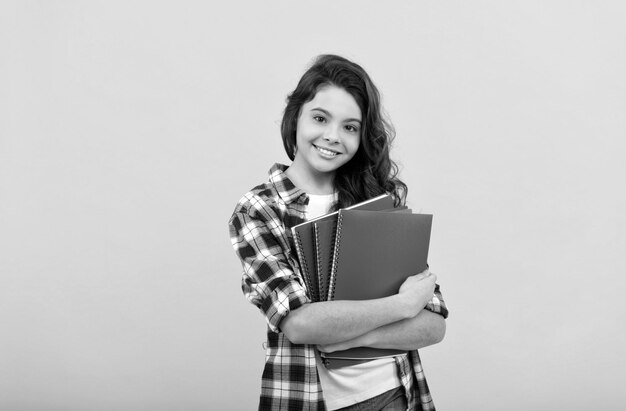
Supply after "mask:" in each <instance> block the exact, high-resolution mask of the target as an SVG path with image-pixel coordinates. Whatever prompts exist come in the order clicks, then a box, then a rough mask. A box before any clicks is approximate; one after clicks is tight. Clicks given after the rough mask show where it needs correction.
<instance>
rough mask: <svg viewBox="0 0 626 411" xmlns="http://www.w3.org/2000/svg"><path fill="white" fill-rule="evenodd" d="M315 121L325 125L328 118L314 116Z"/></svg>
mask: <svg viewBox="0 0 626 411" xmlns="http://www.w3.org/2000/svg"><path fill="white" fill-rule="evenodd" d="M313 120H315V121H317V122H318V123H323V122H324V121H326V118H325V117H324V116H317V115H315V116H313Z"/></svg>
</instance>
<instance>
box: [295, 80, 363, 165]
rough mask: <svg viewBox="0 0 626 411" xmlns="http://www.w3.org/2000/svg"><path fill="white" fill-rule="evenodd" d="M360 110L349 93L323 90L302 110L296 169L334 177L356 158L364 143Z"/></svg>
mask: <svg viewBox="0 0 626 411" xmlns="http://www.w3.org/2000/svg"><path fill="white" fill-rule="evenodd" d="M361 121H362V118H361V109H360V108H359V105H358V104H357V102H356V101H355V100H354V97H352V96H351V95H350V94H349V93H348V92H347V91H345V90H344V89H342V88H339V87H336V86H325V87H323V88H321V89H320V90H319V91H318V92H317V94H316V95H315V97H314V98H313V100H311V101H309V102H308V103H305V104H304V105H303V106H302V109H301V110H300V116H299V117H298V126H297V128H296V146H297V150H296V155H295V158H294V165H296V164H297V163H299V164H298V165H299V166H304V167H305V168H306V169H308V171H309V172H312V173H313V174H317V173H333V172H334V171H335V170H337V169H338V168H339V167H341V166H342V165H344V164H346V163H347V162H348V161H350V159H351V158H352V157H354V155H355V154H356V152H357V150H358V148H359V144H360V142H361Z"/></svg>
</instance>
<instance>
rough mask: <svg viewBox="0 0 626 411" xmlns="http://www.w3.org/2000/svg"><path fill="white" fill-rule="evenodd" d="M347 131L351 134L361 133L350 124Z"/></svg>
mask: <svg viewBox="0 0 626 411" xmlns="http://www.w3.org/2000/svg"><path fill="white" fill-rule="evenodd" d="M346 130H348V131H349V132H351V133H358V132H359V129H358V128H357V127H356V126H353V125H351V124H348V125H347V126H346Z"/></svg>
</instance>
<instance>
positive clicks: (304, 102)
mask: <svg viewBox="0 0 626 411" xmlns="http://www.w3.org/2000/svg"><path fill="white" fill-rule="evenodd" d="M381 111H382V110H381V106H380V96H379V93H378V90H377V89H376V87H375V86H374V84H373V83H372V81H371V80H370V78H369V76H368V75H367V73H366V72H365V71H364V70H363V69H362V68H361V67H360V66H359V65H357V64H355V63H353V62H351V61H349V60H346V59H345V58H342V57H339V56H334V55H322V56H319V57H318V58H317V59H316V60H315V62H314V64H313V65H312V66H311V68H310V69H309V70H307V71H306V72H305V73H304V75H303V76H302V78H301V79H300V82H299V83H298V85H297V87H296V89H295V90H294V91H293V93H292V94H291V95H290V96H289V97H288V98H287V107H286V108H285V113H284V117H283V121H282V127H281V132H282V138H283V144H284V147H285V150H286V152H287V155H288V156H289V158H290V159H291V160H292V163H291V165H290V166H289V167H287V166H284V165H282V164H275V165H274V166H273V167H272V168H271V170H270V173H269V174H270V176H269V181H268V182H266V183H264V184H261V185H259V186H257V187H255V188H253V189H252V190H251V191H250V192H248V193H247V194H246V195H244V196H243V198H242V199H241V200H240V201H239V203H238V204H237V207H236V208H235V211H234V213H233V215H232V217H231V219H230V222H229V226H230V234H231V240H232V244H233V247H234V248H235V251H236V252H237V254H238V256H239V258H240V259H241V261H242V265H243V268H244V272H243V279H242V288H243V292H244V294H245V296H246V298H247V299H248V300H249V301H250V302H251V303H253V304H254V305H256V306H257V307H258V308H259V309H260V311H261V312H262V313H263V315H264V316H265V319H266V321H267V325H268V332H267V350H266V360H265V369H264V371H263V377H262V382H261V385H262V388H261V400H260V404H259V409H262V410H325V409H328V410H337V409H346V410H352V409H354V410H356V409H359V410H362V409H365V410H382V409H384V410H396V409H398V410H400V409H402V410H406V409H409V410H434V409H435V408H434V405H433V402H432V400H431V397H430V393H429V391H428V385H427V384H426V379H425V377H424V374H423V371H422V366H421V363H420V358H419V355H418V352H417V349H418V348H422V347H426V346H428V345H431V344H435V343H438V342H440V341H441V340H442V339H443V336H444V334H445V320H444V319H445V318H446V317H447V314H448V311H447V308H446V306H445V304H444V301H443V298H442V296H441V294H440V292H439V287H438V285H436V284H435V279H436V277H435V275H434V274H432V273H430V272H429V271H428V270H426V271H424V272H423V273H420V274H417V275H414V276H411V277H409V278H408V279H407V280H406V281H405V282H404V284H403V285H402V286H401V288H400V290H399V292H398V294H396V295H394V296H391V297H386V298H380V299H375V300H367V301H324V302H311V301H310V300H309V298H308V297H307V294H306V289H305V286H304V281H303V279H302V277H301V276H300V267H299V264H298V261H297V258H296V254H295V252H293V251H292V250H294V247H293V240H292V238H291V230H290V228H291V227H293V226H294V225H296V224H299V223H302V222H303V221H306V220H307V219H310V218H313V217H317V216H319V215H322V214H325V213H327V212H329V211H331V210H335V209H338V208H342V207H346V206H349V205H352V204H355V203H357V202H360V201H364V200H366V199H369V198H371V197H374V196H377V195H379V194H383V193H390V194H391V195H392V196H393V197H394V200H395V202H396V205H400V204H403V203H404V201H405V197H406V191H407V189H406V186H405V184H404V183H402V181H400V180H399V179H398V178H397V177H396V175H397V167H396V165H395V163H394V162H393V161H391V159H390V158H389V146H390V142H391V140H392V137H393V135H392V130H391V127H390V126H389V125H388V123H387V122H386V121H385V120H384V119H383V117H382V114H381ZM359 346H370V347H376V348H396V349H402V350H409V354H408V355H401V356H398V357H395V358H384V359H377V360H373V361H367V362H359V363H354V364H351V365H349V366H346V367H342V368H336V369H328V368H327V367H326V366H325V365H324V363H323V362H322V361H321V360H320V356H319V351H322V352H332V351H336V350H343V349H347V348H352V347H359Z"/></svg>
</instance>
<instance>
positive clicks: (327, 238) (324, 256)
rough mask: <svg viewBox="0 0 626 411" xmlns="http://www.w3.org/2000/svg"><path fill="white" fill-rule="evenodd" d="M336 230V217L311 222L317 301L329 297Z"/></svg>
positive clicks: (402, 209)
mask: <svg viewBox="0 0 626 411" xmlns="http://www.w3.org/2000/svg"><path fill="white" fill-rule="evenodd" d="M381 212H400V213H411V209H410V208H407V207H406V206H400V207H397V208H391V209H387V210H381ZM336 231H337V219H332V220H325V221H315V222H314V223H313V233H314V235H313V238H314V241H315V265H316V272H317V280H318V284H317V285H318V290H319V295H320V300H319V301H327V300H329V299H330V296H329V294H328V291H329V287H328V284H329V279H330V272H331V268H332V260H333V254H334V251H333V250H334V248H335V234H336Z"/></svg>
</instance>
